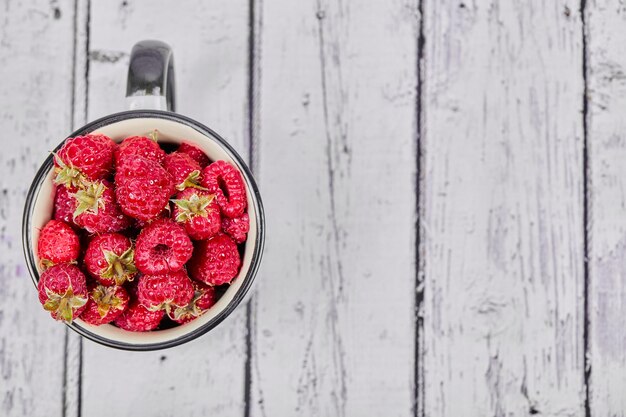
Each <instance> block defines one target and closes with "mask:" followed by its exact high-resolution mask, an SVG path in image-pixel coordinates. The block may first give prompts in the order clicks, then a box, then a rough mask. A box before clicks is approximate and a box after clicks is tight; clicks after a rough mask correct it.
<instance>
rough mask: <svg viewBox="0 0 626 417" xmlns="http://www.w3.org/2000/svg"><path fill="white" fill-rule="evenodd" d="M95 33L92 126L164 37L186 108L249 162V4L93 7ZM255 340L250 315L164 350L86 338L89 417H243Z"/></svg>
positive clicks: (113, 107) (119, 103) (118, 100)
mask: <svg viewBox="0 0 626 417" xmlns="http://www.w3.org/2000/svg"><path fill="white" fill-rule="evenodd" d="M90 28H91V31H90V38H89V39H90V45H89V102H88V106H89V111H88V115H89V119H91V120H92V119H94V118H97V117H100V116H102V115H106V114H109V113H113V112H117V111H121V110H124V107H123V106H124V94H125V87H126V72H127V68H128V56H129V53H130V50H131V47H132V45H133V44H134V43H135V42H137V41H139V40H143V39H159V40H162V41H165V42H167V43H169V44H170V45H171V46H172V48H173V49H174V57H175V66H176V82H177V90H178V103H177V104H178V108H177V110H178V111H179V112H180V113H182V114H185V115H187V116H190V117H192V118H195V119H197V120H198V121H200V122H202V123H206V124H207V125H208V126H210V127H212V128H213V129H215V130H216V131H217V132H219V133H220V134H221V135H223V136H224V137H225V138H227V139H228V140H229V142H230V143H231V144H232V145H233V146H234V147H235V148H236V149H237V150H238V151H239V152H240V153H241V154H243V156H244V157H245V155H246V153H247V149H248V146H247V144H246V143H245V142H246V141H245V136H246V131H247V127H246V126H247V120H246V118H247V109H246V100H247V98H246V97H247V57H248V51H247V40H248V3H247V2H246V1H243V0H237V1H232V0H225V1H216V2H204V1H200V0H191V1H179V2H176V4H175V6H174V4H173V3H172V2H168V1H157V2H154V1H150V2H149V1H132V0H127V1H118V2H115V4H114V5H113V6H112V5H111V3H110V2H106V1H92V8H91V26H90ZM245 334H246V320H245V309H244V308H240V309H238V310H237V311H236V312H235V313H234V314H233V315H232V316H231V317H229V319H228V320H226V321H225V322H224V323H222V324H221V325H220V326H218V327H217V328H216V329H215V330H213V331H212V332H211V333H210V334H208V335H205V336H203V337H201V338H200V339H198V340H196V341H194V342H191V343H188V344H186V345H183V346H180V347H177V348H173V349H169V350H167V351H163V352H152V353H128V352H120V351H114V350H111V349H108V348H104V347H100V346H98V345H96V344H94V343H91V342H88V341H85V342H84V346H83V351H84V358H83V369H84V372H83V410H82V411H83V415H88V416H104V415H113V414H117V415H131V414H133V413H135V414H136V410H137V409H138V407H141V414H142V415H150V416H171V415H185V416H212V415H220V416H241V415H243V409H244V397H245V394H244V388H245V387H244V366H245V365H244V364H245V360H246V357H245V354H246V346H245ZM120 375H123V378H122V379H120ZM112 398H115V400H114V401H112V400H111V399H112Z"/></svg>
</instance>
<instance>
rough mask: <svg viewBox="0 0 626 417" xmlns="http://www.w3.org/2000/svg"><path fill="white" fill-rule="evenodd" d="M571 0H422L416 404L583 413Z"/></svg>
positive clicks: (577, 52) (577, 54)
mask: <svg viewBox="0 0 626 417" xmlns="http://www.w3.org/2000/svg"><path fill="white" fill-rule="evenodd" d="M578 6H579V4H578V3H577V2H573V1H565V2H553V1H541V0H532V1H526V0H525V1H513V2H510V1H507V2H498V1H490V2H478V3H475V2H459V1H457V0H455V1H451V0H446V1H428V2H427V3H426V7H425V23H424V25H425V26H424V36H425V41H426V43H425V50H424V57H425V59H424V85H423V94H424V95H423V97H422V103H423V109H424V114H423V121H424V125H423V138H424V140H423V142H422V145H421V146H422V147H421V149H422V154H423V164H422V167H421V169H422V173H421V175H422V177H423V181H422V188H421V190H422V193H421V195H420V201H421V206H422V207H421V215H422V221H421V223H420V225H421V233H420V237H421V245H422V247H421V254H422V258H421V259H422V261H423V264H424V265H423V274H424V277H425V288H424V291H425V293H424V305H423V310H424V335H423V340H424V345H425V348H424V352H423V355H424V384H425V385H424V392H425V397H424V413H425V415H426V416H433V417H435V416H487V415H493V416H523V415H524V416H525V415H533V414H537V415H546V416H582V415H584V407H585V391H584V372H583V363H584V353H585V352H584V346H583V333H584V313H583V307H584V302H583V293H584V291H583V289H584V268H583V257H584V253H583V206H584V204H583V203H584V202H583V184H584V178H583V172H584V169H583V124H582V108H583V74H582V25H581V19H580V16H579V15H578V13H577V10H578Z"/></svg>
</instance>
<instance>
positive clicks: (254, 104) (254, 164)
mask: <svg viewBox="0 0 626 417" xmlns="http://www.w3.org/2000/svg"><path fill="white" fill-rule="evenodd" d="M255 7H257V1H256V0H249V1H248V91H247V100H248V106H247V113H248V114H247V132H246V136H247V141H248V144H247V145H248V164H249V167H250V170H251V171H252V174H253V175H254V176H255V178H256V179H257V180H258V155H257V149H258V143H257V142H258V137H257V132H258V130H257V126H258V117H257V116H258V114H257V113H258V100H257V98H258V94H257V92H258V75H259V72H258V65H257V64H258V62H257V60H258V53H257V33H256V30H257V27H256V24H257V22H256V19H257V15H256V10H255ZM253 302H254V294H251V297H250V300H248V303H247V304H246V340H245V345H246V360H245V365H244V385H245V386H244V413H243V414H244V417H250V415H251V410H252V404H251V399H252V354H253V352H252V343H253V340H252V332H253V330H254V329H253V325H252V316H253V314H254V309H253V307H252V303H253Z"/></svg>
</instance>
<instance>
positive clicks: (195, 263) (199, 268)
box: [187, 233, 241, 285]
mask: <svg viewBox="0 0 626 417" xmlns="http://www.w3.org/2000/svg"><path fill="white" fill-rule="evenodd" d="M240 266H241V259H240V258H239V252H238V251H237V244H236V243H235V242H234V241H233V240H232V239H231V238H230V237H228V236H227V235H225V234H223V233H220V234H218V235H217V236H215V237H213V238H212V239H209V240H202V241H200V242H197V243H196V248H195V249H194V252H193V257H192V258H191V261H189V264H188V265H187V268H188V270H189V275H191V277H192V278H194V279H197V280H198V281H202V282H204V283H205V284H209V285H222V284H226V283H229V282H230V281H232V279H233V278H235V276H237V273H238V272H239V267H240Z"/></svg>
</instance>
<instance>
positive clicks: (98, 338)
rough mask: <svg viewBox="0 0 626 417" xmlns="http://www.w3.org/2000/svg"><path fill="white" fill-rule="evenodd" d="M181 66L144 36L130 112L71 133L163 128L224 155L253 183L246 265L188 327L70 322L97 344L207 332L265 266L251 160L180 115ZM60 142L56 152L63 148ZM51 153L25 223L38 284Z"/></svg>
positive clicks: (149, 346) (169, 339)
mask: <svg viewBox="0 0 626 417" xmlns="http://www.w3.org/2000/svg"><path fill="white" fill-rule="evenodd" d="M174 87H175V85H174V66H173V56H172V50H171V48H170V47H169V46H168V45H166V44H164V43H162V42H158V41H142V42H139V43H137V44H136V45H135V46H134V47H133V50H132V53H131V57H130V63H129V69H128V83H127V91H126V100H127V105H128V108H129V109H130V110H128V111H125V112H121V113H115V114H111V115H109V116H106V117H103V118H101V119H98V120H96V121H94V122H91V123H89V124H87V125H85V126H83V127H81V128H80V129H78V130H76V131H75V132H73V133H72V134H71V135H70V136H69V137H74V136H81V135H85V134H88V133H93V132H97V133H102V134H105V135H107V136H109V137H110V138H112V139H113V140H114V141H116V142H120V141H122V140H123V139H124V138H125V137H128V136H135V135H141V136H146V135H147V134H148V133H150V132H152V131H153V130H154V129H156V130H158V132H159V135H158V138H159V142H160V143H170V144H173V145H176V144H180V143H182V142H186V143H189V144H193V145H195V146H197V147H199V148H200V149H202V150H203V151H204V152H205V153H206V154H207V155H208V156H209V158H210V159H211V160H213V161H215V160H225V161H228V162H230V163H231V164H233V165H235V166H236V167H237V168H238V169H239V171H240V172H241V174H242V176H243V179H244V181H245V185H246V191H247V198H248V214H249V216H250V231H249V233H248V238H247V240H246V243H245V249H244V250H243V259H242V266H241V270H240V272H239V274H238V276H237V277H235V279H234V280H233V281H232V282H231V284H230V286H229V287H228V289H227V290H226V291H225V293H224V294H223V295H222V297H221V298H220V299H219V300H218V302H217V303H216V304H215V305H214V306H213V307H212V308H211V309H209V310H208V311H207V312H205V313H204V314H203V315H202V316H200V317H198V318H197V319H195V320H193V321H191V322H189V323H186V324H184V325H181V326H177V327H173V328H170V329H164V330H155V331H151V332H144V333H134V332H129V331H125V330H122V329H119V328H117V327H115V326H113V325H110V324H105V325H102V326H93V325H90V324H88V323H85V322H84V321H82V320H80V319H76V320H74V322H73V323H72V324H68V326H69V327H70V328H71V329H72V330H74V331H76V332H77V333H79V334H81V335H82V336H85V337H87V338H88V339H91V340H93V341H95V342H98V343H101V344H103V345H106V346H110V347H114V348H118V349H125V350H136V351H145V350H155V349H164V348H169V347H173V346H176V345H179V344H182V343H185V342H188V341H190V340H192V339H195V338H197V337H198V336H201V335H203V334H204V333H206V332H208V331H209V330H211V329H213V328H214V327H215V326H217V325H218V324H219V323H220V322H221V321H222V320H224V319H225V318H226V317H227V316H228V315H230V314H231V313H232V312H233V311H234V309H235V308H236V307H237V306H238V305H239V304H240V303H241V302H242V301H243V300H244V297H245V296H246V293H247V292H248V291H249V289H250V287H251V285H252V282H253V280H254V276H255V274H256V272H257V270H258V267H259V263H260V261H261V256H262V253H263V245H264V240H265V239H264V236H265V220H264V215H263V205H262V203H261V196H260V195H259V191H258V189H257V186H256V183H255V182H254V179H253V177H252V174H251V173H250V170H249V169H248V167H247V166H246V164H245V162H244V161H243V159H242V158H241V156H239V155H238V154H237V152H235V150H234V149H233V148H232V147H231V146H230V145H229V144H228V143H227V142H226V141H225V140H224V139H222V138H221V137H220V136H219V135H218V134H217V133H215V132H214V131H212V130H211V129H209V128H208V127H206V126H204V125H202V124H200V123H198V122H196V121H195V120H192V119H190V118H188V117H185V116H181V115H179V114H176V113H174V109H175V100H174V99H175V91H174ZM62 144H63V143H61V144H59V145H58V146H57V148H56V149H55V151H58V149H59V148H60V147H61V146H62ZM53 173H54V164H53V159H52V155H49V156H48V158H47V159H46V160H45V162H44V163H43V165H42V166H41V168H40V169H39V171H38V172H37V174H36V175H35V178H34V180H33V182H32V184H31V187H30V189H29V191H28V194H27V196H26V204H25V207H24V215H23V221H22V244H23V248H24V256H25V258H26V265H27V267H28V271H29V272H30V275H31V277H32V280H33V283H34V284H35V287H36V286H37V282H38V281H39V274H40V272H41V269H40V268H39V259H38V258H37V250H36V242H37V240H38V237H39V231H40V230H41V229H42V228H43V226H44V225H45V224H46V222H47V221H48V220H50V218H51V217H52V211H53V206H54V193H55V191H54V190H55V189H54V185H53V182H52V179H53Z"/></svg>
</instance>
